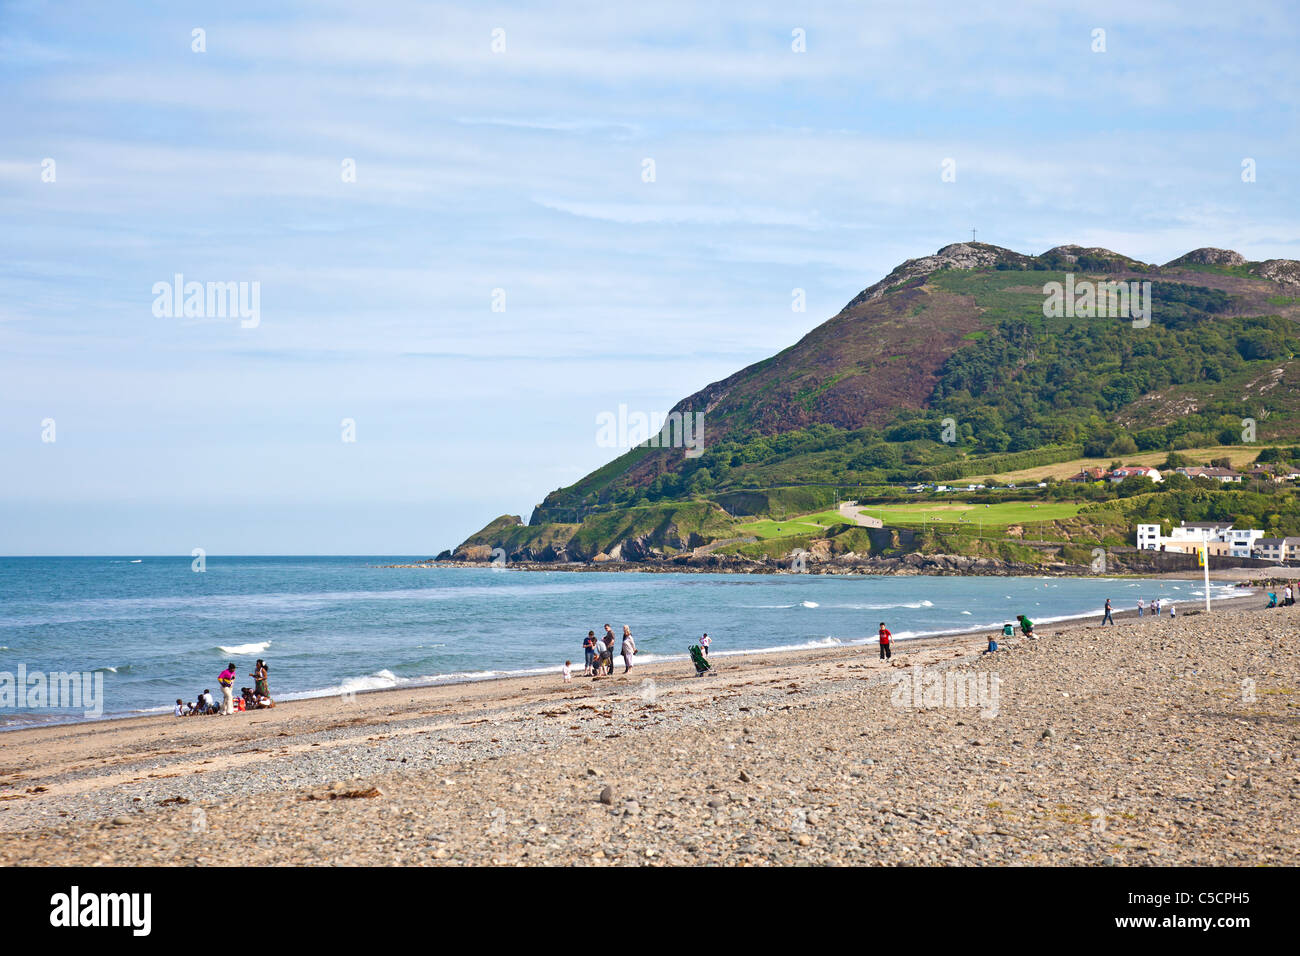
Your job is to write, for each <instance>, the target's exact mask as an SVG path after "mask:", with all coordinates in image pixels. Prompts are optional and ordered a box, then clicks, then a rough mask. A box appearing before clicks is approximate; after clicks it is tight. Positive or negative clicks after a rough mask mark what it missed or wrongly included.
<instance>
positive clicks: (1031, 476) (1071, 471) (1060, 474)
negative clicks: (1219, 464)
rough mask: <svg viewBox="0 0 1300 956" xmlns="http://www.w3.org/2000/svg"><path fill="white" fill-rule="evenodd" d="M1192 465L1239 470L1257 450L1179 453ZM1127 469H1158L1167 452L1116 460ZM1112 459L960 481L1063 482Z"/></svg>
mask: <svg viewBox="0 0 1300 956" xmlns="http://www.w3.org/2000/svg"><path fill="white" fill-rule="evenodd" d="M1178 454H1180V455H1186V456H1187V457H1188V458H1189V459H1191V460H1192V461H1209V460H1210V459H1212V458H1227V459H1228V460H1229V461H1231V462H1232V467H1234V468H1236V469H1238V470H1240V469H1241V468H1243V467H1244V466H1246V465H1249V464H1250V463H1251V462H1253V461H1254V460H1255V456H1256V455H1258V454H1259V447H1258V446H1255V445H1218V446H1215V447H1212V448H1187V449H1184V450H1180V451H1179V452H1178ZM1116 457H1117V458H1118V459H1119V460H1120V461H1123V462H1124V464H1126V465H1148V466H1153V465H1159V464H1160V463H1161V462H1163V461H1164V460H1165V459H1166V458H1168V457H1169V452H1167V451H1144V452H1136V453H1134V454H1132V455H1119V456H1116ZM1114 460H1116V459H1115V458H1076V459H1074V460H1073V461H1062V462H1057V463H1056V464H1055V465H1041V466H1039V467H1038V468H1025V469H1023V470H1021V471H1008V472H1005V473H1003V474H998V475H985V476H983V477H980V478H963V479H961V481H962V482H969V483H973V484H979V483H981V482H986V481H988V480H989V479H990V478H992V479H994V480H996V481H998V482H1000V483H1001V482H1015V483H1016V484H1024V483H1026V482H1031V481H1042V480H1043V479H1045V478H1056V479H1064V478H1069V477H1070V476H1072V475H1077V474H1078V473H1079V472H1080V471H1082V470H1083V469H1085V468H1109V467H1110V463H1111V462H1112V461H1114Z"/></svg>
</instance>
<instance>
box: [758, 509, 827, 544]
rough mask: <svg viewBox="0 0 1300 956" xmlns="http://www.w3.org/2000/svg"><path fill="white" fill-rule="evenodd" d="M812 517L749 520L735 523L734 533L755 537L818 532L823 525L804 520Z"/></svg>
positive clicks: (821, 529) (782, 536) (764, 537)
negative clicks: (787, 519) (782, 519)
mask: <svg viewBox="0 0 1300 956" xmlns="http://www.w3.org/2000/svg"><path fill="white" fill-rule="evenodd" d="M809 517H812V516H811V515H805V516H803V517H801V518H791V519H790V520H789V521H768V520H763V521H751V522H749V523H748V524H738V525H736V534H738V535H742V534H743V535H750V536H752V537H755V538H759V539H760V540H761V539H766V538H785V537H789V536H790V535H797V534H819V533H820V532H821V531H823V530H824V528H825V526H824V525H822V524H820V523H817V524H814V523H813V522H811V521H807V520H804V519H805V518H809Z"/></svg>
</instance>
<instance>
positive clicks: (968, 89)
mask: <svg viewBox="0 0 1300 956" xmlns="http://www.w3.org/2000/svg"><path fill="white" fill-rule="evenodd" d="M1298 11H1300V8H1298V7H1296V6H1295V5H1293V4H1290V3H1287V2H1277V3H1251V2H1238V3H1233V4H1221V3H1217V2H1211V3H1200V2H1182V0H1180V2H1159V0H1157V2H1149V3H1143V4H1133V3H1131V2H1127V0H1126V2H1115V3H1110V2H1095V3H1086V4H1084V3H1059V4H1057V3H1049V2H1044V0H1033V2H1014V0H1008V2H1002V3H996V4H974V3H942V4H940V3H934V4H928V3H923V2H922V3H916V2H908V3H861V2H858V3H842V4H835V3H832V4H816V5H814V6H812V7H811V8H810V7H809V5H808V4H767V3H763V2H747V3H734V4H717V5H707V8H706V7H705V5H700V4H696V3H692V2H675V0H667V2H661V3H655V4H640V5H632V4H609V3H589V4H588V3H566V4H540V3H535V4H510V3H495V4H493V3H488V4H478V3H475V4H468V3H463V4H440V3H424V2H420V3H406V2H400V0H399V2H379V3H368V4H358V3H355V2H347V3H337V2H332V0H313V2H310V3H305V2H304V3H294V2H288V3H280V4H266V3H264V2H256V3H253V2H243V0H221V2H211V3H176V2H167V3H161V2H160V3H150V2H137V3H130V4H105V3H102V2H87V3H77V2H64V3H45V2H5V0H0V129H3V135H2V136H0V554H117V555H128V554H130V555H133V554H176V555H187V556H188V555H189V554H191V552H192V549H194V548H203V549H204V550H205V551H206V552H207V553H208V554H413V555H422V556H431V555H433V554H436V553H437V552H438V551H441V550H442V549H444V548H448V547H452V546H454V545H455V544H457V543H458V542H459V541H461V540H462V539H463V538H464V537H466V536H467V535H468V534H470V533H472V532H473V531H475V530H477V529H478V528H479V527H481V526H482V525H484V524H486V523H487V522H488V521H489V520H490V519H492V518H494V517H495V516H497V515H499V514H503V513H509V514H518V515H521V516H522V517H523V518H524V519H525V520H527V518H528V516H529V514H530V512H531V510H532V508H533V506H534V505H536V504H537V503H538V502H540V501H541V500H542V498H543V497H544V496H545V495H546V494H547V493H548V492H550V491H552V490H554V489H556V488H559V487H561V486H563V485H566V484H569V483H571V482H573V481H575V480H576V479H578V478H580V477H581V476H582V475H584V474H586V473H587V472H589V471H590V470H592V469H593V468H596V467H598V466H600V465H601V464H604V463H605V462H607V461H608V460H610V459H611V458H613V457H615V456H616V455H617V454H619V453H620V450H619V449H610V448H606V447H601V444H600V443H599V441H598V435H597V431H598V430H597V426H596V423H597V417H598V416H600V415H601V414H602V413H607V412H614V413H616V412H617V410H618V408H619V406H620V405H625V406H627V408H628V409H629V410H632V411H645V412H653V411H660V412H662V411H664V410H666V409H668V408H670V407H671V406H672V405H673V404H675V403H676V402H677V401H678V400H679V399H680V398H683V397H684V396H686V395H688V394H690V393H692V392H694V391H696V390H698V389H699V388H701V387H703V386H705V385H707V384H709V383H710V382H713V381H716V380H718V379H721V378H724V377H725V376H727V375H729V374H731V373H732V372H734V371H736V370H737V369H740V368H742V367H744V366H746V365H748V364H750V363H752V362H755V361H758V360H760V359H763V358H765V357H767V356H768V355H771V354H772V353H774V352H777V351H779V350H780V349H782V348H784V347H786V346H788V345H790V344H792V343H794V342H795V341H797V340H798V339H799V338H800V337H801V336H802V335H804V334H805V333H806V332H808V331H809V330H810V329H812V328H814V327H815V326H816V325H818V324H820V323H821V322H822V321H824V320H826V319H828V318H830V317H831V316H833V315H834V314H835V313H837V312H838V311H839V310H840V309H841V308H842V307H843V306H844V305H845V304H846V303H847V302H848V301H849V300H850V299H851V298H853V296H854V295H856V294H857V293H858V292H859V291H861V290H862V289H864V288H865V287H867V286H868V285H870V284H872V283H873V282H875V281H877V280H879V279H880V278H881V277H882V276H883V275H885V274H886V273H888V272H889V271H890V270H891V269H893V268H894V266H896V265H898V264H899V263H901V262H902V261H904V260H905V259H909V258H915V257H918V256H923V255H928V254H931V253H933V252H934V251H935V250H937V249H938V248H940V247H941V246H944V245H947V244H949V243H951V242H957V241H962V240H969V239H970V237H971V230H972V229H975V230H976V238H977V239H978V240H979V241H981V242H991V243H996V244H998V245H1001V246H1006V247H1008V248H1011V249H1014V250H1016V251H1019V252H1024V253H1031V254H1032V253H1039V252H1043V251H1045V250H1047V249H1049V248H1051V247H1052V246H1056V245H1061V244H1066V243H1077V244H1080V245H1085V246H1094V245H1095V246H1104V247H1107V248H1110V249H1113V250H1115V251H1117V252H1120V253H1123V254H1125V255H1129V256H1133V257H1134V258H1137V259H1141V260H1143V261H1147V262H1157V263H1159V262H1165V261H1168V260H1169V259H1172V258H1174V257H1176V256H1178V255H1181V254H1182V253H1184V252H1187V251H1189V250H1191V249H1194V248H1198V247H1201V246H1216V247H1221V248H1230V249H1235V250H1237V251H1239V252H1241V253H1242V254H1243V255H1245V256H1246V257H1247V258H1249V259H1267V258H1297V259H1300V216H1298V215H1297V211H1298V209H1297V189H1298V187H1297V166H1298V164H1297V159H1298V157H1300V150H1298V149H1297V146H1298V145H1300V143H1298V137H1297V115H1296V103H1297V101H1300V96H1297V79H1296V73H1295V70H1294V63H1295V50H1296V49H1297V45H1298V41H1300V29H1298V27H1300V12H1298ZM1098 31H1104V32H1103V33H1099V32H1098ZM946 161H950V162H946ZM1248 161H1249V165H1250V168H1251V169H1253V176H1244V175H1243V163H1246V162H1248ZM945 170H948V171H949V173H950V175H948V176H947V177H946V178H945V176H944V172H945ZM178 275H179V276H182V277H183V279H182V280H181V281H180V285H181V287H182V292H183V293H184V290H185V286H186V284H188V283H191V282H197V283H201V284H203V285H201V287H200V289H201V293H202V294H200V295H199V296H198V297H196V298H195V299H194V300H193V305H194V308H193V310H192V314H189V315H187V314H185V310H184V309H182V310H180V314H174V310H171V309H169V308H165V307H164V304H165V305H170V304H171V303H172V302H173V295H172V294H171V292H170V291H167V292H160V291H159V290H160V289H161V290H170V289H171V288H173V286H174V285H175V284H176V282H177V280H176V276H178ZM208 283H238V284H240V285H239V286H238V287H237V288H239V289H242V290H243V292H244V293H245V295H246V299H245V302H246V303H247V304H248V306H249V308H248V309H246V310H245V313H244V315H243V317H242V318H241V317H238V316H232V315H230V314H225V315H222V314H220V310H219V309H217V308H216V307H215V300H214V301H213V303H209V302H208V301H207V298H206V293H207V291H208V287H207V284H208ZM254 290H256V293H257V299H256V302H257V308H256V311H255V312H254V310H253V309H252V307H251V306H252V303H253V299H252V295H253V292H254ZM795 290H803V298H804V301H805V302H806V308H805V311H802V312H799V311H796V310H795V309H794V307H793V303H794V301H795ZM193 313H197V314H193ZM349 423H350V424H349ZM349 439H351V440H349ZM705 440H706V441H707V425H706V435H705Z"/></svg>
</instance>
